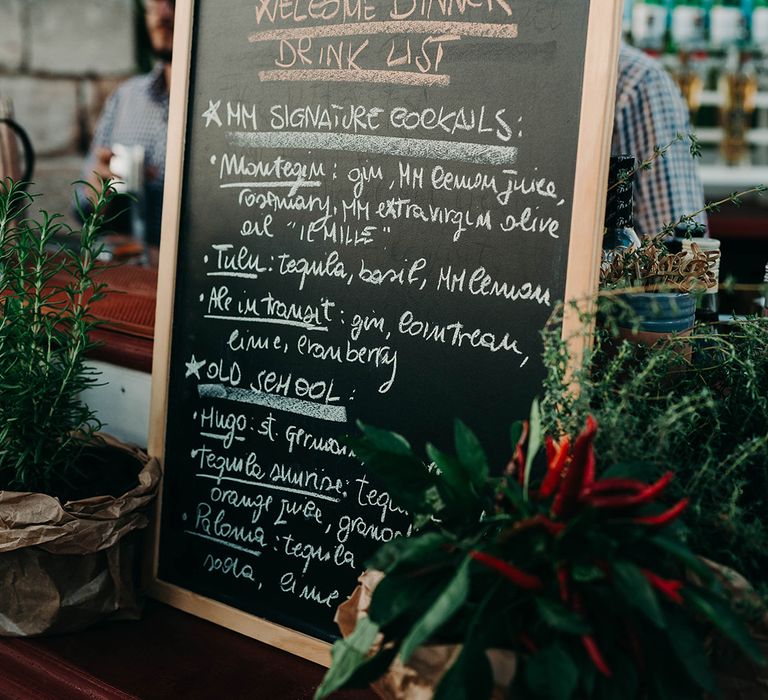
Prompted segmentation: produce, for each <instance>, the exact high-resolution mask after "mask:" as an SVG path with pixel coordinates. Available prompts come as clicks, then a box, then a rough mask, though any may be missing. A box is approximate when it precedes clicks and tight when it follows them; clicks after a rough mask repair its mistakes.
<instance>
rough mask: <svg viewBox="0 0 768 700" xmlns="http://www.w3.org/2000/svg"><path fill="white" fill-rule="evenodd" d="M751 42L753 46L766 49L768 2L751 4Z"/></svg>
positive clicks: (761, 1)
mask: <svg viewBox="0 0 768 700" xmlns="http://www.w3.org/2000/svg"><path fill="white" fill-rule="evenodd" d="M751 41H752V44H753V45H754V46H759V47H762V48H763V49H766V48H768V0H754V2H753V5H752V36H751Z"/></svg>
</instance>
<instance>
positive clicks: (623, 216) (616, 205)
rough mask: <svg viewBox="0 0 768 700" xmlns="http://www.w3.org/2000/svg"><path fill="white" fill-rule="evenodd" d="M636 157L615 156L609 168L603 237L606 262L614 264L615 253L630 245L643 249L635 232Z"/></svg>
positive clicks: (612, 157) (604, 259)
mask: <svg viewBox="0 0 768 700" xmlns="http://www.w3.org/2000/svg"><path fill="white" fill-rule="evenodd" d="M635 167H636V162H635V157H634V156H628V155H620V156H611V163H610V166H609V169H608V198H607V201H606V205H605V232H604V234H603V261H604V262H610V260H611V259H612V258H613V252H614V251H616V250H620V249H626V248H629V247H630V246H633V245H634V246H639V245H640V239H639V238H638V236H637V234H636V233H635V228H634V226H635V222H634V219H635V209H634V200H633V197H634V192H633V189H634V188H633V183H634V179H635V172H634V171H635Z"/></svg>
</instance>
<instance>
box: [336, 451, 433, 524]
mask: <svg viewBox="0 0 768 700" xmlns="http://www.w3.org/2000/svg"><path fill="white" fill-rule="evenodd" d="M345 443H346V444H347V445H349V446H350V447H351V448H352V449H353V450H354V452H355V455H356V456H357V457H358V459H360V461H361V462H363V464H365V466H366V467H367V468H368V470H369V471H371V472H372V473H374V474H375V475H376V476H377V477H378V478H379V480H380V481H381V482H382V484H383V486H384V489H385V490H386V491H387V493H389V495H390V497H391V499H392V502H393V503H394V504H395V505H397V506H400V507H401V508H404V509H405V510H407V511H409V512H410V513H412V514H423V513H426V514H429V515H432V514H434V513H436V512H437V511H438V510H439V508H440V506H441V505H442V504H441V502H440V499H437V498H435V496H436V494H435V492H434V491H433V490H432V489H433V487H434V486H435V483H436V480H435V476H434V475H433V474H430V472H429V470H428V469H427V467H426V466H425V465H424V463H423V462H421V461H420V460H418V459H417V458H416V457H414V456H409V455H402V454H398V453H395V452H387V451H382V450H381V449H379V448H378V447H376V446H375V445H373V444H372V443H371V442H370V441H369V440H368V439H367V438H362V439H355V438H348V439H346V440H345Z"/></svg>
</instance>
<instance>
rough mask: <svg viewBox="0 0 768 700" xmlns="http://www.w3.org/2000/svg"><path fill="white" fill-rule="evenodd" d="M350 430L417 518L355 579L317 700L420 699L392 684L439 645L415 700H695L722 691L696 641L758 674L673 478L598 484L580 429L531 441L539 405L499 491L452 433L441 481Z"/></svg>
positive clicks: (390, 445)
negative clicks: (730, 654) (355, 591)
mask: <svg viewBox="0 0 768 700" xmlns="http://www.w3.org/2000/svg"><path fill="white" fill-rule="evenodd" d="M361 428H362V430H363V433H364V437H363V438H362V439H360V440H356V441H354V443H353V445H354V450H355V453H356V454H357V456H358V457H360V458H361V459H362V461H363V462H364V464H365V465H366V466H367V467H368V468H369V469H370V470H371V471H372V472H373V473H375V474H376V475H377V476H378V477H380V479H381V480H382V481H383V483H384V484H385V486H386V487H387V490H388V492H389V494H390V496H391V497H392V500H393V502H395V503H397V504H398V505H400V506H401V507H403V508H407V509H408V510H409V511H410V512H411V513H412V514H413V518H414V526H415V528H416V535H415V536H414V537H411V538H400V539H397V540H394V541H392V542H390V543H388V544H386V545H384V546H383V547H382V548H381V549H379V550H378V552H377V553H376V554H375V555H374V556H373V558H372V559H371V560H370V562H369V563H368V565H369V568H370V569H373V570H377V571H380V572H382V573H383V576H381V575H378V576H377V579H378V582H377V585H376V586H375V587H372V586H369V588H373V590H372V593H371V594H370V601H369V603H368V605H367V609H366V610H365V611H364V612H363V614H361V615H360V616H359V618H358V619H357V621H356V625H355V627H354V631H353V632H352V633H351V634H350V635H349V636H347V637H346V638H345V639H343V640H341V641H339V642H337V643H336V644H335V645H334V648H333V663H332V665H331V668H330V669H329V671H328V673H327V675H326V677H325V679H324V680H323V683H322V684H321V686H320V688H319V689H318V692H317V696H316V697H318V698H322V697H326V696H327V695H329V694H330V693H332V692H333V691H335V690H337V689H339V688H342V687H355V686H360V685H366V684H368V683H370V682H372V681H376V680H377V679H382V677H383V679H384V680H383V681H381V680H380V681H379V683H378V685H376V686H374V687H375V688H377V690H378V691H379V692H380V693H381V694H382V695H383V696H384V697H396V698H410V697H416V696H415V695H408V694H404V693H402V692H401V691H402V688H403V685H402V684H401V683H398V682H394V683H392V682H390V681H392V678H391V676H392V674H393V673H395V674H398V673H399V675H400V678H402V677H404V674H403V672H402V671H401V670H400V671H398V665H397V664H398V663H399V664H401V665H402V664H405V665H406V666H407V665H408V664H409V663H411V660H412V659H413V658H414V657H415V656H416V655H417V654H418V653H419V650H422V649H425V648H429V647H430V646H431V645H435V644H438V645H443V646H445V645H448V647H449V648H450V649H451V651H450V653H447V654H444V658H445V659H446V661H445V663H444V665H443V667H442V668H441V669H439V672H438V673H436V674H435V680H434V685H432V686H431V687H429V688H423V687H422V692H423V693H425V694H423V695H421V696H420V697H434V698H437V699H438V700H441V699H445V698H452V699H453V698H466V699H467V700H469V699H470V698H471V699H472V700H482V699H483V698H489V697H491V696H492V694H493V693H494V692H497V694H498V697H509V698H513V699H515V700H529V699H530V700H533V699H541V700H544V699H555V700H568V699H570V698H573V699H576V698H580V699H581V698H584V699H587V698H617V699H618V698H622V700H634V699H640V698H654V699H656V698H660V699H664V698H670V699H671V698H675V699H678V698H695V697H700V696H701V695H702V694H703V693H705V692H709V693H716V691H717V687H716V685H717V684H716V681H715V678H714V675H713V673H712V671H711V669H710V665H709V661H708V657H707V650H706V644H705V642H704V640H706V639H707V638H708V636H709V635H711V634H713V633H715V632H716V633H717V634H718V635H721V636H722V637H724V638H727V639H729V640H730V641H731V642H732V643H734V644H736V645H737V646H738V647H740V648H741V650H742V651H743V652H745V653H746V654H747V655H749V656H750V657H751V658H752V659H753V661H754V662H756V663H764V659H763V658H762V657H761V655H760V653H759V651H758V649H757V647H756V645H755V643H754V641H753V639H752V638H751V636H750V635H749V633H748V632H747V630H746V628H745V627H744V626H743V625H742V624H741V622H740V621H739V620H738V618H737V617H736V616H735V615H734V613H733V612H732V611H731V607H730V604H729V602H728V600H727V597H726V596H725V594H724V591H723V588H722V586H721V585H720V583H719V581H718V579H717V577H716V576H714V575H713V573H712V571H711V570H710V569H709V568H708V567H707V566H706V565H705V564H704V563H703V562H702V561H701V560H700V559H698V558H697V557H696V556H694V554H693V553H692V552H691V550H690V549H688V547H687V546H686V545H685V543H684V541H683V539H682V535H681V527H680V524H679V516H680V515H681V513H683V511H684V510H685V509H686V507H687V505H688V501H687V500H686V499H681V500H678V501H676V502H675V501H669V500H667V499H666V498H665V495H666V492H667V490H668V488H669V486H670V484H671V483H672V482H673V480H674V479H673V474H672V472H666V473H664V474H663V475H661V476H660V477H659V478H657V479H655V480H653V481H649V480H647V479H646V478H644V473H645V471H646V465H644V464H643V463H637V462H629V463H624V464H616V465H614V466H612V467H611V468H609V469H603V470H602V471H601V473H600V475H599V476H598V473H597V469H596V455H595V452H594V449H593V444H594V440H595V436H596V435H597V432H598V431H597V424H596V423H595V421H594V420H593V419H591V418H590V419H588V420H587V422H586V426H585V427H584V429H583V430H582V431H581V432H580V434H578V436H576V437H575V439H569V438H568V437H565V438H562V439H560V440H559V441H555V440H553V439H552V438H549V437H548V438H546V439H544V440H542V431H541V421H540V416H539V412H538V408H537V406H536V405H534V409H533V411H532V414H531V420H530V421H529V422H528V423H525V424H517V425H515V426H514V427H513V428H512V451H513V457H512V459H511V461H510V463H509V465H508V467H507V469H506V472H505V474H504V475H503V476H499V477H493V476H491V470H490V465H489V464H488V461H487V458H486V456H485V454H484V452H483V450H482V447H481V446H480V444H479V443H478V441H477V439H476V438H475V436H474V435H473V434H472V433H471V432H470V431H469V429H468V428H467V427H466V426H464V425H463V424H462V423H460V422H457V424H456V433H455V434H456V438H455V445H456V456H452V455H447V454H444V453H443V452H441V451H439V450H438V449H436V448H435V447H434V446H428V447H427V454H428V457H429V459H430V460H431V461H432V462H433V463H434V465H435V466H436V467H437V469H430V468H429V467H428V466H426V465H425V463H424V462H423V461H422V460H420V459H418V458H417V457H416V456H415V455H414V453H413V451H412V450H411V448H410V446H409V444H408V443H407V442H406V441H405V440H404V438H402V437H401V436H399V435H397V434H394V433H391V432H388V431H384V430H379V429H375V428H372V427H369V426H361ZM542 442H544V445H543V447H544V453H545V454H544V459H543V461H544V465H541V466H543V467H544V468H543V470H541V469H537V461H539V460H541V455H540V451H541V447H542ZM540 472H541V473H540ZM539 473H540V474H539ZM500 654H501V658H506V660H507V661H509V659H510V655H511V656H513V658H514V662H513V664H512V666H513V673H512V674H507V677H506V678H502V677H501V676H500V675H499V674H498V673H494V665H493V664H492V659H496V660H498V658H499V655H500ZM393 664H394V666H393ZM499 666H500V665H499V664H498V663H497V664H495V668H496V669H498V668H499ZM506 666H507V670H508V669H509V667H510V664H509V663H507V664H506ZM393 669H394V670H393ZM406 675H407V674H406ZM510 675H511V678H510ZM500 683H501V687H499V684H500ZM495 687H496V688H495ZM393 688H394V690H393ZM494 688H495V690H494ZM494 697H496V695H494Z"/></svg>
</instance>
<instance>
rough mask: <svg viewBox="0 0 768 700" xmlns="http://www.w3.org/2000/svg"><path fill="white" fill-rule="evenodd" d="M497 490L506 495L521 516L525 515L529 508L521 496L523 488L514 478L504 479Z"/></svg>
mask: <svg viewBox="0 0 768 700" xmlns="http://www.w3.org/2000/svg"><path fill="white" fill-rule="evenodd" d="M499 490H500V491H501V492H502V493H503V494H504V495H505V496H506V497H507V499H508V500H509V502H510V503H511V504H512V507H513V508H514V509H515V510H516V511H517V512H518V513H520V515H522V516H527V515H528V513H529V511H530V508H529V506H528V504H527V503H526V502H525V499H524V498H523V489H522V487H521V486H520V484H518V483H517V481H515V480H514V479H505V480H504V481H503V482H502V483H501V485H500V486H499Z"/></svg>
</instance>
